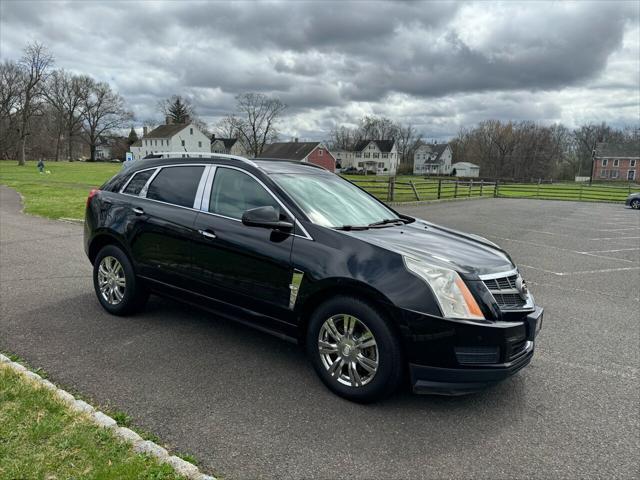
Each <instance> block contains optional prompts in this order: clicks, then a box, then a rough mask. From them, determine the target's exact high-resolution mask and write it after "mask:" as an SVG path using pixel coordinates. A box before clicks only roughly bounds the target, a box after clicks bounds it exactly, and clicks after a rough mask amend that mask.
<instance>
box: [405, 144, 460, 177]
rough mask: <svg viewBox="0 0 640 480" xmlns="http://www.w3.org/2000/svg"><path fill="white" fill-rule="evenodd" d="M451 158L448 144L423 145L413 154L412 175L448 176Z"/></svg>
mask: <svg viewBox="0 0 640 480" xmlns="http://www.w3.org/2000/svg"><path fill="white" fill-rule="evenodd" d="M451 158H452V152H451V147H450V146H449V144H448V143H441V144H437V143H434V144H430V143H423V144H422V145H420V146H419V147H418V148H417V149H416V151H415V153H414V154H413V174H414V175H429V174H431V175H448V174H449V173H450V172H451Z"/></svg>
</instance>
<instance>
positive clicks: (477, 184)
mask: <svg viewBox="0 0 640 480" xmlns="http://www.w3.org/2000/svg"><path fill="white" fill-rule="evenodd" d="M351 182H353V183H355V184H356V185H358V186H359V187H361V188H363V189H364V190H366V191H368V192H369V193H371V194H372V195H374V196H376V197H377V198H379V199H380V200H384V201H386V202H412V201H421V200H440V199H448V198H480V197H496V198H498V197H500V198H537V199H548V200H577V201H596V202H598V201H600V202H624V200H625V199H626V198H627V196H628V195H629V194H630V193H634V192H640V186H639V185H636V184H628V185H625V186H609V185H587V184H567V183H554V184H548V183H543V182H538V183H502V182H498V181H486V180H477V181H476V180H448V179H439V180H437V179H433V180H432V179H425V180H408V179H400V180H397V179H396V178H393V177H389V178H386V179H362V180H361V179H351Z"/></svg>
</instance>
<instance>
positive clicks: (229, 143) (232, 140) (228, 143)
mask: <svg viewBox="0 0 640 480" xmlns="http://www.w3.org/2000/svg"><path fill="white" fill-rule="evenodd" d="M218 141H220V142H222V143H224V148H226V149H231V148H232V147H233V146H234V145H235V144H236V142H237V141H238V139H237V138H222V137H212V138H211V143H215V142H218Z"/></svg>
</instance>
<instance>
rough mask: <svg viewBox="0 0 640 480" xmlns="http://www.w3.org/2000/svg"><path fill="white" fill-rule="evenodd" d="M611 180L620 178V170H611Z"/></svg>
mask: <svg viewBox="0 0 640 480" xmlns="http://www.w3.org/2000/svg"><path fill="white" fill-rule="evenodd" d="M611 178H618V170H611Z"/></svg>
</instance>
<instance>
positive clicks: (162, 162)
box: [130, 155, 328, 175]
mask: <svg viewBox="0 0 640 480" xmlns="http://www.w3.org/2000/svg"><path fill="white" fill-rule="evenodd" d="M176 163H180V164H203V163H216V164H221V165H237V166H245V167H247V166H249V167H253V168H255V169H258V170H261V171H262V172H264V173H266V174H267V175H270V174H274V173H292V174H295V173H328V170H325V169H324V168H322V167H320V166H318V165H313V164H311V163H302V162H298V161H295V160H279V159H275V158H273V159H272V158H259V159H258V158H257V159H251V160H249V159H246V158H244V159H243V158H240V157H235V158H230V157H226V156H220V157H217V156H215V155H211V156H207V157H203V158H198V157H195V156H190V157H184V158H181V157H168V158H142V159H140V160H134V161H133V165H132V166H131V167H132V168H131V169H130V171H134V170H142V169H146V168H152V167H162V166H166V165H175V164H176Z"/></svg>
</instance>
